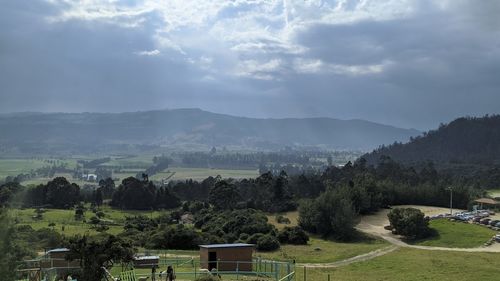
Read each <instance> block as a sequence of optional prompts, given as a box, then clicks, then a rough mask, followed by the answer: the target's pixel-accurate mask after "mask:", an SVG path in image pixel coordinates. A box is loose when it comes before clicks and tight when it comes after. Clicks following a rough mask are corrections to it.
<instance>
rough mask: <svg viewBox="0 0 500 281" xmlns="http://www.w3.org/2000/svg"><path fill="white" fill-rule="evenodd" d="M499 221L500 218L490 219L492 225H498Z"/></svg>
mask: <svg viewBox="0 0 500 281" xmlns="http://www.w3.org/2000/svg"><path fill="white" fill-rule="evenodd" d="M499 222H500V220H491V221H490V225H491V226H496V224H497V223H499Z"/></svg>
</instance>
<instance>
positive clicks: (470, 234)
mask: <svg viewBox="0 0 500 281" xmlns="http://www.w3.org/2000/svg"><path fill="white" fill-rule="evenodd" d="M429 225H430V227H431V228H433V229H435V230H436V231H437V236H434V237H431V238H428V239H423V240H420V241H417V242H415V243H414V244H416V245H421V246H436V247H448V248H472V247H479V246H481V245H483V244H484V243H485V242H487V241H488V240H489V239H490V238H491V237H492V236H494V235H495V234H496V231H493V230H491V229H489V228H487V227H485V226H482V225H476V224H470V223H463V222H451V221H449V220H447V219H437V220H431V221H430V223H429Z"/></svg>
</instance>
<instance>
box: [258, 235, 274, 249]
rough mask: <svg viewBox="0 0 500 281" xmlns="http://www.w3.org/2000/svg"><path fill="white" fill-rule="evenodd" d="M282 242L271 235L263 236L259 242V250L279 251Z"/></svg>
mask: <svg viewBox="0 0 500 281" xmlns="http://www.w3.org/2000/svg"><path fill="white" fill-rule="evenodd" d="M279 247H280V242H279V241H278V239H276V237H274V236H271V235H269V234H266V235H262V237H260V238H259V240H257V250H260V251H273V250H276V249H279Z"/></svg>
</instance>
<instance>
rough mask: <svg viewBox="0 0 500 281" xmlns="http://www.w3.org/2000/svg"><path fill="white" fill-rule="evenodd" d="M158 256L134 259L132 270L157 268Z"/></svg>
mask: <svg viewBox="0 0 500 281" xmlns="http://www.w3.org/2000/svg"><path fill="white" fill-rule="evenodd" d="M159 260H160V257H159V256H141V257H134V268H158V263H159Z"/></svg>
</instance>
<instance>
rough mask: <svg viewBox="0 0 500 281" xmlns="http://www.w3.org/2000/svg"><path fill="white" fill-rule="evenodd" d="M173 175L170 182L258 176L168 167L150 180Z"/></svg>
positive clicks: (234, 171) (255, 173) (252, 173)
mask: <svg viewBox="0 0 500 281" xmlns="http://www.w3.org/2000/svg"><path fill="white" fill-rule="evenodd" d="M171 173H175V174H174V176H173V177H171V178H170V180H186V179H193V180H197V181H200V180H204V179H206V178H208V177H210V176H212V177H215V176H217V175H220V176H221V177H222V178H235V179H240V178H255V177H258V176H259V171H258V170H230V169H208V168H181V167H170V168H168V169H167V170H166V171H165V172H161V173H158V174H155V175H154V176H152V177H151V178H152V179H154V180H161V179H163V178H167V177H169V176H170V175H171Z"/></svg>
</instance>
